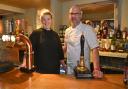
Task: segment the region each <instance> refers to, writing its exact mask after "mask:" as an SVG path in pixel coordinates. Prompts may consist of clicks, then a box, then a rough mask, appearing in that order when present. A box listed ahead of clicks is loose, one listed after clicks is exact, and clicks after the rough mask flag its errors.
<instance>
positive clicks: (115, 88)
mask: <svg viewBox="0 0 128 89" xmlns="http://www.w3.org/2000/svg"><path fill="white" fill-rule="evenodd" d="M0 89H126V88H125V86H124V83H123V75H122V74H105V76H104V78H103V79H76V78H75V77H74V76H72V75H70V76H69V75H62V74H61V75H56V74H39V73H35V72H34V73H31V74H30V73H29V74H26V73H21V72H20V71H19V70H17V69H14V70H12V71H10V72H6V73H0Z"/></svg>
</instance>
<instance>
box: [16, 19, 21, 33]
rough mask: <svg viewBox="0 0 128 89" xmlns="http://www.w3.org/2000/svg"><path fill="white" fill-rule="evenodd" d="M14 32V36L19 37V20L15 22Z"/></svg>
mask: <svg viewBox="0 0 128 89" xmlns="http://www.w3.org/2000/svg"><path fill="white" fill-rule="evenodd" d="M15 23H16V30H15V34H16V35H19V33H20V20H16V22H15Z"/></svg>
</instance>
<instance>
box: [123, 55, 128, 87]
mask: <svg viewBox="0 0 128 89" xmlns="http://www.w3.org/2000/svg"><path fill="white" fill-rule="evenodd" d="M123 82H124V83H125V84H126V85H128V56H127V58H126V59H125V66H124V80H123Z"/></svg>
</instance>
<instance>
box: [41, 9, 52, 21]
mask: <svg viewBox="0 0 128 89" xmlns="http://www.w3.org/2000/svg"><path fill="white" fill-rule="evenodd" d="M44 15H50V16H51V18H52V17H53V15H52V13H51V12H50V11H49V10H48V9H42V10H41V13H40V20H41V19H42V17H43V16H44Z"/></svg>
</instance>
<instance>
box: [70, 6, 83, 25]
mask: <svg viewBox="0 0 128 89" xmlns="http://www.w3.org/2000/svg"><path fill="white" fill-rule="evenodd" d="M81 18H82V16H81V11H80V9H79V8H77V7H74V8H71V9H70V10H69V20H70V21H71V23H72V24H78V23H79V22H80V20H81Z"/></svg>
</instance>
